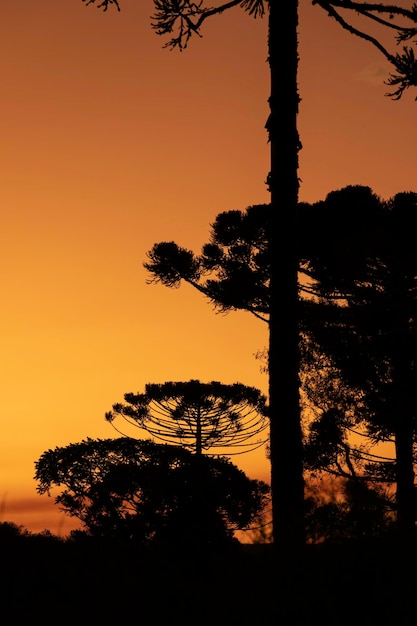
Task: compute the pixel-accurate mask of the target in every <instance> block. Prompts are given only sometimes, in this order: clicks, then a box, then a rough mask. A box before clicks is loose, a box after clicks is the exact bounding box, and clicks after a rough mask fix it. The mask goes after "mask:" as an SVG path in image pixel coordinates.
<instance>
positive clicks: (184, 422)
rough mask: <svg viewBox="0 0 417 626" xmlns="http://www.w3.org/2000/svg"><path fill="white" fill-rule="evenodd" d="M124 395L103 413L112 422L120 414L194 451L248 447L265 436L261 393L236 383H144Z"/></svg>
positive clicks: (162, 438) (265, 426)
mask: <svg viewBox="0 0 417 626" xmlns="http://www.w3.org/2000/svg"><path fill="white" fill-rule="evenodd" d="M124 399H125V401H126V403H127V404H114V405H113V410H112V411H109V412H107V413H106V415H105V417H106V420H107V421H109V422H110V423H111V424H112V425H113V426H115V424H114V422H115V419H116V418H117V417H119V416H120V417H122V418H124V419H125V420H126V421H127V422H128V423H130V424H133V425H135V426H137V427H139V428H143V429H144V430H146V431H147V432H148V433H150V434H151V435H152V436H153V437H155V438H156V439H159V440H162V441H165V442H167V443H171V444H177V445H179V444H180V445H182V446H183V447H184V448H187V449H189V450H191V451H193V452H194V453H195V454H197V455H201V454H203V451H208V450H211V449H213V448H216V449H218V448H222V449H223V450H225V449H226V448H227V450H228V452H227V454H239V453H241V452H249V451H251V450H254V449H255V448H258V447H260V446H261V445H263V444H264V443H266V440H267V438H265V437H264V438H261V437H259V435H261V434H262V433H263V432H264V431H265V429H266V428H267V426H268V418H267V405H266V398H265V396H264V395H263V394H262V393H261V392H260V391H259V390H258V389H255V388H254V387H247V386H246V385H243V384H241V383H234V384H232V385H226V384H223V383H220V382H217V381H211V382H209V383H202V382H200V381H199V380H190V381H188V382H166V383H163V384H147V385H145V393H137V394H135V393H126V394H125V396H124ZM116 430H118V432H121V431H119V429H117V428H116ZM121 434H123V433H121ZM230 449H234V450H235V452H232V453H231V452H230Z"/></svg>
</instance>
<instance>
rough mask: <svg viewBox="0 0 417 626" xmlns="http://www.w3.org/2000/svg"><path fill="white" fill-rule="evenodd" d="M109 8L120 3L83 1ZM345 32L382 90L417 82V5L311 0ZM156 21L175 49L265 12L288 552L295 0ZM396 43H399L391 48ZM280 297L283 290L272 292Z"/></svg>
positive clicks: (294, 430) (274, 480)
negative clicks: (379, 71)
mask: <svg viewBox="0 0 417 626" xmlns="http://www.w3.org/2000/svg"><path fill="white" fill-rule="evenodd" d="M83 1H84V2H86V3H87V4H95V3H96V4H97V6H99V7H102V8H103V9H105V10H106V9H107V8H108V6H109V5H115V6H116V7H117V8H119V3H118V0H83ZM313 4H314V5H315V6H317V8H321V9H322V10H324V11H325V12H326V13H327V14H328V15H329V16H330V17H332V18H333V19H334V20H335V21H336V22H337V23H338V24H339V25H340V26H341V27H342V28H343V29H345V30H347V31H348V32H350V33H351V34H353V35H355V36H357V37H359V38H361V39H364V40H366V41H368V42H369V43H370V44H371V45H373V46H374V47H376V48H377V49H378V50H379V51H380V52H381V54H382V55H383V57H384V58H385V59H386V60H387V61H388V62H389V63H390V64H391V66H392V68H393V74H391V76H390V77H389V79H388V81H387V82H388V85H389V87H390V88H391V91H390V93H389V94H388V95H390V96H391V97H393V98H395V99H399V98H400V97H401V96H402V94H403V92H404V91H405V90H406V89H407V88H408V87H410V86H415V85H416V84H417V63H416V60H415V57H414V52H413V48H412V47H411V46H409V45H405V44H406V42H412V40H413V37H415V36H416V34H417V28H416V24H417V8H416V6H415V5H412V6H411V7H410V8H409V9H407V8H404V7H402V6H396V5H391V4H390V5H384V4H381V3H373V2H366V3H362V2H353V1H350V0H349V1H346V0H314V2H313ZM154 6H155V13H154V15H153V18H152V26H153V28H154V29H155V31H156V33H157V34H159V35H163V36H165V35H166V36H168V42H167V46H169V47H172V48H178V49H180V50H182V49H184V48H186V47H187V44H188V43H189V40H190V38H191V37H192V35H194V34H199V33H200V32H201V29H202V27H203V25H204V23H205V21H206V20H207V19H209V18H211V17H213V16H215V15H219V14H222V13H223V12H224V11H226V10H229V9H233V8H235V7H240V8H242V9H243V10H245V11H247V12H248V13H249V14H250V15H252V16H253V17H255V18H256V17H263V16H264V15H265V14H267V15H268V41H267V48H268V50H267V56H268V64H269V69H270V96H269V106H270V114H269V117H268V120H267V122H266V129H267V134H268V140H269V146H270V171H269V173H268V174H267V176H266V184H267V186H268V190H269V193H270V199H271V206H272V209H273V214H274V224H273V227H272V228H271V229H270V232H269V233H268V250H269V254H270V283H269V286H270V290H271V294H275V297H273V298H271V306H270V333H269V346H268V369H269V389H268V393H269V406H270V458H271V487H272V512H273V524H274V541H275V542H278V543H279V544H280V547H282V548H283V550H286V551H287V550H288V551H289V552H291V551H292V550H294V549H297V548H300V547H302V545H303V544H304V541H305V531H304V480H303V449H302V431H301V420H300V397H299V352H298V348H299V326H298V319H299V309H298V281H297V272H298V241H297V236H298V235H297V233H298V220H299V218H298V211H297V209H298V193H299V184H300V182H299V175H298V169H299V161H298V156H299V152H300V149H301V142H300V139H299V134H298V126H297V120H298V107H299V100H300V98H299V93H298V83H297V78H298V55H299V47H298V7H299V0H285V2H279V0H230V1H226V2H216V3H215V5H214V6H212V5H209V6H206V5H205V2H204V0H197V2H194V1H193V0H154ZM378 28H380V29H381V33H382V34H381V37H382V35H384V38H385V36H386V35H389V34H393V35H394V37H395V40H394V44H395V45H398V44H403V47H402V49H401V50H400V52H390V51H389V50H388V49H387V48H386V47H385V45H383V44H382V43H381V38H379V39H378V38H377V37H378V36H376V35H375V29H378ZM394 49H397V50H398V48H395V47H394ZM278 294H279V295H278Z"/></svg>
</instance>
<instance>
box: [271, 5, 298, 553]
mask: <svg viewBox="0 0 417 626" xmlns="http://www.w3.org/2000/svg"><path fill="white" fill-rule="evenodd" d="M268 63H269V67H270V77H271V91H270V98H269V106H270V115H269V118H268V121H267V124H266V129H267V131H268V137H269V142H270V159H271V160H270V168H271V169H270V172H269V175H268V179H267V184H268V186H269V191H270V194H271V204H272V210H273V227H272V232H271V235H270V246H271V248H270V249H271V303H270V335H269V402H270V411H271V414H270V458H271V488H272V512H273V525H274V527H273V539H274V544H276V545H277V547H278V549H282V550H285V551H286V552H288V554H290V553H293V552H294V550H298V549H299V548H300V547H301V546H302V545H303V544H304V479H303V448H302V433H301V419H300V401H299V327H298V277H297V274H298V250H297V232H298V219H297V212H298V189H299V178H298V153H299V150H300V142H299V136H298V131H297V118H298V105H299V96H298V85H297V74H298V1H297V0H286V1H285V2H281V3H280V2H279V0H269V32H268Z"/></svg>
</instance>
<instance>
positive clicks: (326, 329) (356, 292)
mask: <svg viewBox="0 0 417 626" xmlns="http://www.w3.org/2000/svg"><path fill="white" fill-rule="evenodd" d="M304 212H305V213H306V214H307V213H308V212H309V209H307V208H306V207H304V208H303V214H304ZM310 212H311V214H312V217H311V220H310V221H311V227H312V228H314V227H313V222H315V223H316V230H313V231H311V234H312V235H313V238H314V235H315V234H316V231H318V230H319V228H318V225H319V224H321V225H323V224H324V223H326V224H327V228H326V237H327V243H326V242H324V241H323V240H321V241H320V235H319V233H318V232H317V235H318V245H319V246H321V248H320V250H318V251H317V252H316V255H314V254H310V258H309V271H310V277H311V279H312V281H314V282H313V284H312V286H311V289H312V291H315V293H316V294H317V296H318V297H319V298H321V300H323V299H325V300H327V301H328V302H329V301H330V302H332V303H333V304H332V306H327V307H326V309H325V310H324V309H323V311H322V315H321V319H320V321H317V316H310V317H308V323H307V325H309V329H310V331H311V333H312V335H313V336H314V339H315V341H317V343H318V344H319V345H320V346H321V348H322V349H324V350H325V352H327V354H329V355H331V359H332V361H333V363H334V364H335V366H336V367H337V369H338V371H339V376H340V377H341V378H343V379H344V380H345V381H346V383H347V384H348V385H349V386H350V387H351V389H353V390H356V394H357V395H356V397H357V401H356V407H355V408H354V410H353V412H352V406H353V403H352V402H351V403H350V412H351V415H350V417H348V415H347V412H346V410H344V408H343V407H342V406H339V407H334V408H333V415H332V417H331V419H329V416H328V414H327V416H326V413H324V415H323V416H322V417H321V423H322V426H323V418H324V419H325V420H326V423H327V424H331V425H332V426H331V428H332V432H333V436H337V435H336V430H337V428H339V435H340V434H341V433H342V432H343V428H345V427H346V425H347V424H350V426H352V425H354V424H355V422H356V424H362V425H363V424H365V427H366V434H367V435H368V436H369V437H370V438H371V439H372V440H373V441H374V442H381V441H387V440H390V439H391V438H392V439H393V441H394V445H395V474H394V476H393V472H392V471H390V468H389V467H388V464H386V465H385V468H380V469H378V470H377V471H375V468H374V467H373V464H372V462H371V461H372V460H371V459H369V463H368V465H367V469H368V472H369V474H370V475H371V474H372V473H373V474H374V475H375V476H379V478H384V477H385V479H386V480H387V479H388V480H389V478H390V477H391V478H394V480H395V483H396V508H397V523H398V531H399V534H400V536H402V537H404V538H412V537H414V536H415V522H416V513H417V511H416V496H415V487H414V460H415V455H414V447H415V441H416V429H417V403H416V401H415V397H414V396H415V394H414V388H415V385H416V380H417V325H416V320H417V297H416V294H417V254H416V251H415V242H414V233H415V230H416V227H417V194H415V193H399V194H396V195H395V196H394V197H393V198H391V199H389V200H387V201H383V200H381V199H380V198H378V197H377V196H375V194H373V193H372V192H371V190H370V189H369V188H366V187H348V188H345V189H342V190H340V191H338V192H332V193H331V194H329V195H328V196H327V198H326V200H324V201H322V202H320V203H317V204H316V205H312V206H311V207H310ZM341 224H343V228H342V229H341V228H340V225H341ZM334 409H336V411H335V410H334ZM327 413H328V412H327ZM337 413H339V417H338V416H337ZM343 420H344V424H345V425H344V426H343ZM337 424H338V426H337ZM330 441H331V439H330V440H329V443H330ZM335 444H336V441H335V440H334V439H333V446H335ZM335 449H337V446H335V447H334V450H335Z"/></svg>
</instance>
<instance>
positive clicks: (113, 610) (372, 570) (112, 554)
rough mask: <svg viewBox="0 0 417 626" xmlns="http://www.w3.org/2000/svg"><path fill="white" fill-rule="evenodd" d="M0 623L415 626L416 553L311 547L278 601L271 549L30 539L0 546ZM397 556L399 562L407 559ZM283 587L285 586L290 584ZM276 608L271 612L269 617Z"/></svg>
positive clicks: (360, 546)
mask: <svg viewBox="0 0 417 626" xmlns="http://www.w3.org/2000/svg"><path fill="white" fill-rule="evenodd" d="M0 544H1V545H0V547H1V551H2V570H1V578H0V585H1V587H0V588H1V596H2V622H3V624H7V625H10V624H23V623H25V622H27V621H30V622H31V623H32V624H44V625H49V624H83V625H96V624H97V625H98V624H104V625H105V624H114V623H115V624H121V623H123V622H126V623H129V624H151V623H152V624H156V625H158V626H159V625H160V624H161V625H162V624H174V623H175V624H177V623H180V624H193V625H195V626H205V625H206V624H207V625H209V624H210V625H211V624H216V626H223V625H224V626H226V625H231V626H233V625H236V626H237V625H241V626H242V625H243V626H245V625H246V624H247V625H249V624H250V625H252V624H254V625H257V626H262V625H264V624H283V625H285V626H307V625H310V624H311V625H313V624H314V625H316V624H320V625H321V626H330V625H331V626H345V625H346V626H348V625H349V626H351V625H353V624H355V625H356V626H361V625H366V626H373V625H374V624H375V625H377V624H378V626H385V625H388V624H390V625H391V624H393V625H395V626H408V625H410V626H411V625H414V624H416V623H417V613H416V612H415V609H416V604H417V603H416V595H415V590H416V575H415V568H414V563H415V554H416V550H415V549H414V548H413V549H411V550H410V549H408V550H406V551H405V552H404V553H401V551H400V550H399V548H398V547H395V546H394V545H386V544H384V545H382V544H377V543H375V544H371V543H367V544H365V543H363V544H361V543H346V544H344V545H338V546H329V545H328V546H308V547H307V548H306V551H305V554H304V557H303V566H302V568H300V570H299V571H298V572H297V580H296V581H295V584H292V583H288V585H287V589H286V590H285V591H284V592H283V593H285V599H286V600H287V604H286V606H287V616H286V618H285V620H283V619H282V616H281V618H280V619H276V618H274V615H273V610H275V609H276V610H278V611H279V610H280V607H282V606H283V603H282V596H281V595H280V587H279V582H278V581H277V580H276V579H274V577H271V574H270V572H271V571H277V568H276V567H274V568H272V563H273V559H274V553H273V550H274V548H273V546H272V545H271V544H265V545H243V544H237V545H234V546H231V547H230V548H228V549H226V550H225V549H223V550H222V551H216V550H213V551H210V550H207V551H206V552H205V553H200V554H196V553H193V554H185V553H181V554H180V553H175V552H172V553H170V552H168V551H166V550H165V551H164V552H162V551H161V552H158V551H157V550H153V551H152V552H145V551H140V550H135V549H134V548H133V547H128V546H126V545H125V546H122V545H116V544H113V545H112V544H108V543H107V544H104V543H103V542H100V543H97V542H93V541H91V540H88V539H85V538H84V539H83V540H81V538H79V539H78V540H77V541H68V540H59V539H56V538H54V537H48V536H42V535H32V536H29V537H10V536H8V537H2V538H0ZM404 554H405V555H406V556H404ZM287 582H288V581H287ZM274 607H275V609H274Z"/></svg>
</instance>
